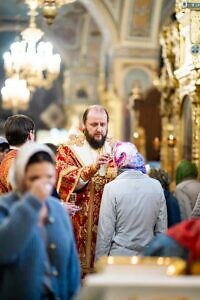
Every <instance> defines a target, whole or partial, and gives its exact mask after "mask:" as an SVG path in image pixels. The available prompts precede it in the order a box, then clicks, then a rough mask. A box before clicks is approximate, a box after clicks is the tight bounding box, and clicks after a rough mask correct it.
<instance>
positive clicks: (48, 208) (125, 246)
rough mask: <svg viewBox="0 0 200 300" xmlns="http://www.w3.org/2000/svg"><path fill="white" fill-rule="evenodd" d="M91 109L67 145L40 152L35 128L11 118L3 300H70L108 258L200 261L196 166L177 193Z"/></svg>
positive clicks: (1, 162)
mask: <svg viewBox="0 0 200 300" xmlns="http://www.w3.org/2000/svg"><path fill="white" fill-rule="evenodd" d="M108 123H109V115H108V112H107V111H106V109H105V108H104V107H102V106H100V105H93V106H90V107H88V108H87V109H86V110H85V112H84V113H83V117H82V124H81V126H80V128H77V129H73V130H72V131H71V132H69V134H68V136H67V137H66V142H65V143H63V144H61V145H59V146H55V145H53V144H38V143H36V142H35V124H34V122H33V120H32V119H31V118H29V117H28V116H25V115H20V114H18V115H13V116H11V117H9V118H8V119H7V120H6V122H5V126H4V136H5V137H0V299H4V300H12V299H13V300H14V299H19V300H56V299H57V300H59V299H60V300H68V299H72V298H73V297H74V296H75V295H76V294H77V293H79V291H80V286H81V278H84V276H86V275H87V274H89V273H92V272H94V263H95V261H96V260H98V259H100V258H101V257H102V256H110V255H112V256H133V255H137V256H138V255H140V256H178V257H181V258H183V259H185V260H186V261H187V262H191V261H194V260H196V259H198V258H199V257H200V219H199V217H200V182H199V181H198V168H197V166H196V165H195V164H194V163H192V162H191V161H188V160H182V161H181V162H180V163H179V164H178V165H177V167H176V174H175V183H176V186H175V189H174V191H171V190H170V178H169V175H168V174H167V172H166V171H165V170H163V169H150V171H149V172H148V174H147V171H146V167H145V160H144V158H143V156H142V155H141V154H140V153H139V151H138V149H137V148H136V146H135V145H134V144H132V143H131V142H124V141H116V140H115V139H113V138H111V137H109V136H108Z"/></svg>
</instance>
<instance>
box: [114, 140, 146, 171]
mask: <svg viewBox="0 0 200 300" xmlns="http://www.w3.org/2000/svg"><path fill="white" fill-rule="evenodd" d="M113 160H114V163H115V165H116V166H117V168H118V169H123V168H127V169H134V170H139V171H141V172H142V173H146V168H145V161H144V158H143V156H142V155H141V154H140V153H139V152H138V150H137V148H136V147H135V145H133V144H132V143H129V142H118V143H117V144H116V145H115V146H114V149H113Z"/></svg>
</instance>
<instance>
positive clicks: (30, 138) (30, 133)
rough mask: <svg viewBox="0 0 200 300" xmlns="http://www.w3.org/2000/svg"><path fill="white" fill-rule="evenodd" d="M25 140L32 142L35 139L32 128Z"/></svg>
mask: <svg viewBox="0 0 200 300" xmlns="http://www.w3.org/2000/svg"><path fill="white" fill-rule="evenodd" d="M27 140H28V141H30V142H34V140H35V132H34V131H33V130H31V131H30V132H29V134H28V138H27Z"/></svg>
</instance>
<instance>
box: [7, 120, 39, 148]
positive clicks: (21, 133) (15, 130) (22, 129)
mask: <svg viewBox="0 0 200 300" xmlns="http://www.w3.org/2000/svg"><path fill="white" fill-rule="evenodd" d="M4 129H5V136H6V138H7V140H8V143H9V144H10V145H11V146H21V145H23V144H25V143H26V142H27V141H33V140H34V137H35V133H34V132H35V124H34V122H33V120H32V119H31V118H29V117H27V116H25V115H14V116H11V117H9V118H8V119H7V120H6V122H5V125H4Z"/></svg>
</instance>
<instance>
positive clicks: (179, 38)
mask: <svg viewBox="0 0 200 300" xmlns="http://www.w3.org/2000/svg"><path fill="white" fill-rule="evenodd" d="M199 28H200V1H182V0H6V1H3V0H1V1H0V89H1V93H0V135H4V123H5V121H6V119H7V118H8V117H9V116H10V115H13V114H16V113H17V114H18V113H20V114H21V113H22V114H25V115H28V116H30V117H31V118H32V119H33V120H34V122H35V124H36V139H37V140H38V141H39V142H42V143H43V142H50V143H55V144H57V145H58V144H59V143H62V142H63V141H64V140H65V137H66V134H67V132H68V131H70V129H71V128H73V127H79V126H80V122H81V115H82V113H83V111H84V110H85V109H86V108H87V107H88V106H89V105H93V104H101V105H102V106H104V107H105V108H106V109H107V111H108V113H109V117H110V122H109V135H110V136H113V137H114V138H115V139H117V140H123V141H130V142H133V143H134V144H135V145H136V146H137V148H138V150H139V152H140V153H141V154H142V155H143V156H144V157H145V160H146V162H147V164H148V165H149V166H153V167H159V166H162V168H163V169H165V170H166V171H167V172H168V173H169V175H170V178H171V182H172V188H173V184H174V177H175V168H176V166H177V164H178V162H179V161H180V160H182V159H188V160H190V161H192V162H194V163H195V164H196V166H197V168H198V170H199V174H200V33H199ZM163 262H164V263H163ZM154 263H155V261H153V260H152V261H150V265H151V267H152V266H154V267H152V269H151V270H153V268H155V264H154ZM170 263H171V261H170ZM170 263H169V261H162V262H161V263H160V264H161V265H163V266H165V268H167V266H168V265H169V264H170ZM177 263H178V265H179V267H180V268H181V266H182V265H181V263H182V262H181V261H180V262H179V261H178V262H177ZM134 264H135V262H127V260H124V261H122V262H121V261H119V262H117V263H116V266H115V268H114V269H112V268H111V266H112V265H113V261H111V259H110V261H107V269H106V272H107V273H106V274H107V275H105V277H103V276H102V277H97V278H93V277H88V281H87V284H88V287H87V288H86V289H85V291H83V293H82V294H80V298H78V299H80V300H81V299H82V300H83V299H105V300H106V299H110V300H112V299H134V300H136V299H137V300H142V299H143V300H145V299H148V300H158V299H162V300H169V299H171V300H173V299H174V300H181V299H182V300H186V299H187V300H189V299H193V300H195V299H199V298H198V297H199V296H198V295H199V279H198V278H196V279H194V281H193V283H191V282H190V283H188V282H187V281H185V279H184V278H182V279H175V281H174V285H173V286H176V287H177V289H178V292H177V291H176V292H174V293H173V291H174V290H173V288H172V290H170V287H171V285H170V284H171V283H170V282H168V281H167V283H166V278H165V280H164V281H162V278H161V279H160V283H159V284H160V289H161V287H163V286H165V288H164V292H163V293H161V292H160V294H159V293H158V294H156V293H155V289H156V286H153V283H152V282H149V283H148V284H149V286H148V288H146V287H145V286H143V285H144V282H143V280H142V277H141V278H140V272H141V270H139V269H138V274H139V277H138V278H139V279H138V281H137V284H138V285H137V284H136V285H135V286H134V287H135V290H134V291H137V293H138V294H137V293H136V294H134V293H133V290H132V288H131V284H133V282H132V281H131V279H130V274H132V273H131V272H132V267H130V265H134ZM156 264H157V265H159V262H158V263H156ZM103 265H104V268H105V264H103ZM141 265H143V263H141ZM101 267H102V266H101ZM176 270H177V269H176ZM115 271H116V272H119V273H120V272H124V274H126V275H125V277H124V278H123V279H120V280H122V281H123V283H122V281H121V284H122V286H123V288H122V289H121V291H120V289H117V288H116V287H117V286H118V284H119V282H118V281H116V282H114V283H110V281H109V280H110V278H111V277H112V276H113V275H112V274H113V272H115ZM162 271H163V270H162ZM143 272H147V275H148V274H150V273H148V272H149V270H148V268H147V269H145V267H144V269H143ZM159 272H160V269H159V271H158V270H157V269H154V273H153V274H154V275H155V276H157V277H158V281H159V276H160V275H159V274H160V273H159ZM127 274H129V275H127ZM140 279H141V281H140ZM106 280H108V283H107V284H108V285H109V286H110V287H111V289H110V290H109V292H108V293H107V294H106V296H105V297H104V298H103V297H102V289H103V286H104V285H105V284H106V283H105V282H106ZM181 280H182V281H181ZM195 280H196V281H195ZM97 281H98V282H97ZM164 282H165V283H164ZM190 284H191V285H190ZM125 286H127V289H126V291H125V290H124V289H125V288H124V287H125ZM141 286H143V289H144V290H143V291H144V293H143V294H142V292H141V290H140V288H141ZM139 287H140V288H139ZM94 288H95V290H94ZM152 289H153V290H154V292H153V293H152ZM158 290H159V289H158ZM169 290H170V292H169ZM183 290H184V297H182V294H181V291H183ZM159 291H160V290H159ZM140 292H141V293H140ZM120 293H121V294H120ZM124 293H127V297H125V296H124V295H125V294H124ZM151 293H152V296H150V294H151ZM88 295H90V296H88ZM159 295H160V296H159ZM2 300H3V299H2Z"/></svg>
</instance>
